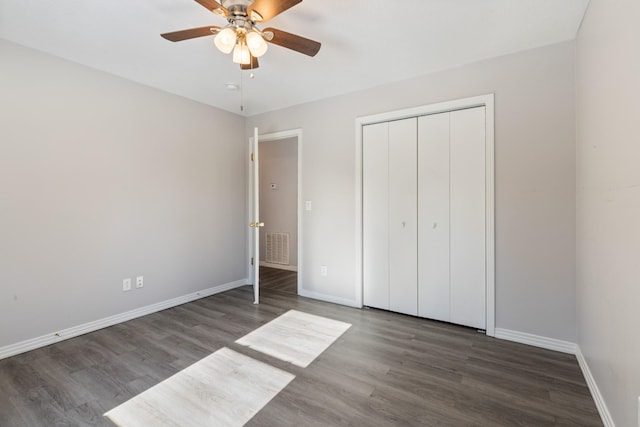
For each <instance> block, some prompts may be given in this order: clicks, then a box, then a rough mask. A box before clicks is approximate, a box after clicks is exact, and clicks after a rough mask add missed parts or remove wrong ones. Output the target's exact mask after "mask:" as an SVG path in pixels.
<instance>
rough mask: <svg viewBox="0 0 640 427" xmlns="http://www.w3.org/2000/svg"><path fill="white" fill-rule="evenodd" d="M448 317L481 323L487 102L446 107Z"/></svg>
mask: <svg viewBox="0 0 640 427" xmlns="http://www.w3.org/2000/svg"><path fill="white" fill-rule="evenodd" d="M450 156H451V157H450V168H451V173H450V177H451V178H450V179H451V183H450V191H451V196H450V197H451V199H450V209H451V212H450V221H451V223H450V227H451V230H450V235H451V238H450V245H451V246H450V254H451V255H450V256H451V322H453V323H458V324H461V325H466V326H472V327H476V328H480V329H485V327H486V319H485V306H486V302H485V299H486V285H485V283H486V272H485V108H484V107H477V108H471V109H467V110H459V111H454V112H451V113H450Z"/></svg>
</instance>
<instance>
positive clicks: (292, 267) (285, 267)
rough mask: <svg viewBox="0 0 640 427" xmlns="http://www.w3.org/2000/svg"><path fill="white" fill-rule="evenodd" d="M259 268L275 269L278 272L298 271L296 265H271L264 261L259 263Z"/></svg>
mask: <svg viewBox="0 0 640 427" xmlns="http://www.w3.org/2000/svg"><path fill="white" fill-rule="evenodd" d="M260 267H269V268H277V269H279V270H287V271H298V266H297V265H284V264H272V263H270V262H266V261H260Z"/></svg>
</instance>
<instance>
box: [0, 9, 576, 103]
mask: <svg viewBox="0 0 640 427" xmlns="http://www.w3.org/2000/svg"><path fill="white" fill-rule="evenodd" d="M587 4H588V0H404V1H394V0H385V1H383V0H304V1H303V2H302V3H300V4H298V5H297V6H294V7H293V8H291V9H289V10H288V11H286V12H284V13H282V14H281V15H279V16H277V17H276V18H274V19H273V20H271V21H269V22H268V23H266V25H262V26H261V28H264V27H267V26H269V27H275V28H278V29H281V30H285V31H288V32H291V33H295V34H298V35H301V36H304V37H307V38H310V39H313V40H317V41H319V42H321V43H322V48H321V49H320V52H319V53H318V55H316V56H315V57H314V58H310V57H307V56H305V55H301V54H299V53H296V52H294V51H291V50H288V49H285V48H282V47H280V46H275V45H270V47H269V51H268V52H267V53H266V54H265V56H263V57H262V58H260V68H259V69H258V70H256V71H255V78H254V79H253V80H250V79H249V76H248V72H245V73H244V77H243V80H244V91H243V92H244V105H245V110H244V113H242V114H244V115H253V114H258V113H262V112H265V111H271V110H276V109H280V108H284V107H288V106H291V105H296V104H300V103H303V102H308V101H313V100H317V99H321V98H327V97H330V96H335V95H339V94H343V93H347V92H353V91H356V90H361V89H366V88H369V87H373V86H379V85H382V84H385V83H389V82H392V81H398V80H404V79H408V78H411V77H415V76H419V75H424V74H427V73H430V72H433V71H436V70H442V69H446V68H452V67H456V66H459V65H463V64H467V63H470V62H475V61H478V60H481V59H485V58H490V57H494V56H499V55H504V54H508V53H512V52H516V51H520V50H526V49H531V48H534V47H538V46H544V45H548V44H552V43H558V42H561V41H565V40H571V39H573V38H575V35H576V32H577V30H578V27H579V25H580V22H581V20H582V17H583V15H584V12H585V9H586V7H587ZM225 23H226V21H225V20H224V19H223V18H221V17H219V16H217V15H214V14H213V13H211V12H209V11H207V10H206V9H205V8H204V7H202V6H201V5H199V4H198V3H196V2H195V1H194V0H0V38H4V39H7V40H10V41H13V42H16V43H18V44H22V45H25V46H29V47H32V48H35V49H38V50H41V51H44V52H48V53H51V54H53V55H57V56H60V57H62V58H66V59H68V60H71V61H74V62H78V63H80V64H84V65H87V66H90V67H94V68H97V69H99V70H103V71H106V72H108V73H112V74H115V75H118V76H121V77H124V78H127V79H130V80H133V81H136V82H139V83H143V84H145V85H148V86H152V87H155V88H158V89H162V90H165V91H167V92H171V93H174V94H178V95H182V96H184V97H187V98H191V99H194V100H196V101H200V102H203V103H206V104H209V105H213V106H216V107H219V108H222V109H224V110H228V111H231V112H234V113H238V114H241V113H240V109H239V106H240V92H232V91H229V90H228V89H227V88H226V83H240V78H241V77H240V74H241V73H240V70H239V67H238V66H237V65H236V64H234V63H232V62H231V57H230V56H229V55H224V54H223V53H221V52H219V51H218V50H217V49H216V48H215V47H214V45H213V38H212V37H202V38H199V39H192V40H186V41H182V42H178V43H172V42H169V41H167V40H165V39H163V38H161V37H160V33H165V32H171V31H176V30H182V29H186V28H192V27H200V26H205V25H218V26H221V25H224V24H225ZM0 60H1V58H0Z"/></svg>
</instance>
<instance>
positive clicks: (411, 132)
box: [388, 118, 418, 316]
mask: <svg viewBox="0 0 640 427" xmlns="http://www.w3.org/2000/svg"><path fill="white" fill-rule="evenodd" d="M417 131H418V129H417V119H416V118H410V119H404V120H396V121H393V122H390V123H389V206H388V209H389V225H388V227H389V261H388V262H389V309H390V310H392V311H396V312H399V313H404V314H411V315H414V316H415V315H417V314H418V284H417V283H418V258H417V257H418V253H417V251H418V224H417V222H418V206H417V205H418V201H417V191H418V188H417V184H418V183H417V167H418V160H417V140H416V138H417Z"/></svg>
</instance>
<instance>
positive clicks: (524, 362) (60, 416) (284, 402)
mask: <svg viewBox="0 0 640 427" xmlns="http://www.w3.org/2000/svg"><path fill="white" fill-rule="evenodd" d="M261 280H262V285H263V286H262V295H261V304H260V305H258V306H256V305H253V304H252V291H251V288H250V287H243V288H239V289H235V290H232V291H228V292H225V293H222V294H218V295H214V296H211V297H208V298H203V299H201V300H198V301H195V302H192V303H189V304H185V305H182V306H179V307H175V308H172V309H169V310H165V311H162V312H159V313H155V314H151V315H149V316H145V317H142V318H139V319H135V320H132V321H129V322H126V323H122V324H119V325H116V326H112V327H110V328H106V329H102V330H100V331H97V332H93V333H90V334H87V335H83V336H81V337H77V338H74V339H70V340H67V341H64V342H60V343H57V344H55V345H51V346H48V347H45V348H41V349H38V350H34V351H31V352H29V353H24V354H21V355H18V356H14V357H11V358H7V359H4V360H1V361H0V426H2V427H9V426H29V427H32V426H33V427H35V426H46V427H50V426H62V425H70V426H89V425H98V426H112V424H111V423H110V421H108V420H107V419H106V418H104V417H103V416H102V414H103V413H104V412H105V411H107V410H109V409H112V408H113V407H115V406H117V405H119V404H121V403H122V402H124V401H126V400H128V399H129V398H131V397H133V396H135V395H136V394H138V393H140V392H142V391H144V390H146V389H147V388H149V387H151V386H153V385H155V384H157V383H158V382H160V381H162V380H163V379H165V378H167V377H169V376H171V375H173V374H174V373H176V372H178V371H180V370H181V369H183V368H185V367H187V366H189V365H190V364H192V363H194V362H196V361H198V360H200V359H201V358H203V357H205V356H207V355H209V354H211V353H212V352H213V351H215V350H217V349H219V348H221V347H224V346H226V347H229V348H231V349H233V350H235V351H238V352H241V353H244V354H246V355H249V356H251V357H254V358H256V359H259V360H262V361H266V362H268V363H269V364H271V365H273V366H276V367H279V368H281V369H284V370H286V371H288V372H291V373H293V374H295V375H296V378H295V379H294V380H293V381H292V382H291V383H290V384H289V385H288V386H287V387H286V388H285V389H284V390H283V391H282V392H281V393H280V394H279V395H278V396H276V397H275V398H274V399H273V400H272V401H271V402H270V403H269V404H268V405H267V406H266V407H265V408H264V409H263V410H262V411H260V412H259V413H258V414H257V415H256V416H255V417H254V418H253V419H252V420H251V421H250V422H249V423H248V424H247V425H248V426H278V427H282V426H418V425H422V426H601V425H602V423H601V421H600V419H599V417H598V414H597V411H596V408H595V406H594V403H593V400H592V399H591V396H590V394H589V390H588V389H587V386H586V384H585V381H584V378H583V377H582V374H581V372H580V369H579V367H578V364H577V362H576V359H575V357H573V356H570V355H566V354H562V353H556V352H552V351H547V350H542V349H538V348H534V347H529V346H525V345H521V344H516V343H511V342H507V341H501V340H496V339H493V338H490V337H486V336H485V335H482V334H479V333H477V332H476V331H475V330H472V329H468V328H463V327H457V326H453V325H448V324H444V323H439V322H432V321H428V320H424V319H418V318H414V317H410V316H403V315H398V314H394V313H389V312H385V311H380V310H367V309H364V310H357V309H353V308H348V307H342V306H338V305H333V304H328V303H322V302H318V301H314V300H310V299H306V298H302V297H298V296H297V295H296V292H295V289H296V288H295V280H296V274H295V273H291V272H286V271H280V270H273V269H264V271H263V274H261ZM289 309H296V310H300V311H304V312H308V313H312V314H318V315H322V316H326V317H330V318H333V319H337V320H342V321H345V322H349V323H351V324H352V325H353V326H352V327H351V328H350V329H349V330H348V331H347V332H346V333H345V334H344V335H343V336H342V337H341V338H339V339H338V340H337V341H336V342H335V343H334V344H333V345H332V346H331V347H330V348H329V349H327V350H326V351H325V352H324V353H323V354H322V355H320V357H319V358H318V359H316V361H315V362H313V363H312V364H311V365H310V366H309V367H307V368H298V367H296V366H293V365H290V364H288V363H285V362H282V361H279V360H277V359H273V358H270V357H269V356H266V355H263V354H261V353H258V352H255V351H253V350H250V349H248V348H246V347H243V346H239V345H236V344H235V343H234V341H235V340H236V339H238V338H240V337H242V336H244V335H245V334H247V333H248V332H250V331H252V330H254V329H255V328H257V327H258V326H260V325H262V324H264V323H266V322H268V321H270V320H272V319H274V318H275V317H277V316H279V315H280V314H282V313H284V312H286V311H287V310H289Z"/></svg>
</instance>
